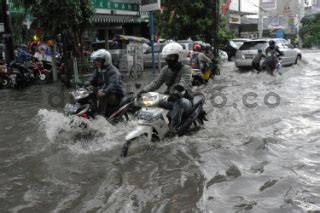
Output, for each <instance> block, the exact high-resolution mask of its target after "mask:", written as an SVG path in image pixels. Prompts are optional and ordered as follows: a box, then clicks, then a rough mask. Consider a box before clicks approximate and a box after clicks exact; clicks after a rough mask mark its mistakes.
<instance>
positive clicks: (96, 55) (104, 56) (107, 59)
mask: <svg viewBox="0 0 320 213" xmlns="http://www.w3.org/2000/svg"><path fill="white" fill-rule="evenodd" d="M90 60H91V61H93V62H94V61H96V60H102V61H104V64H103V65H108V64H111V63H112V57H111V54H110V53H109V51H107V50H106V49H100V50H97V51H95V52H93V53H92V54H91V56H90Z"/></svg>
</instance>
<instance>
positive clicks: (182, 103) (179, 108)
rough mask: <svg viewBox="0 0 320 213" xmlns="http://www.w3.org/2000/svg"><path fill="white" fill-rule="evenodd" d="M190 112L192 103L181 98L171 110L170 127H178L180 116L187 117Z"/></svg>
mask: <svg viewBox="0 0 320 213" xmlns="http://www.w3.org/2000/svg"><path fill="white" fill-rule="evenodd" d="M191 110H192V103H191V101H189V100H188V99H185V98H181V99H179V100H177V101H175V102H174V104H173V109H172V110H171V112H170V114H171V126H172V127H174V128H177V127H179V125H180V124H181V121H182V116H183V115H187V114H188V113H190V112H191Z"/></svg>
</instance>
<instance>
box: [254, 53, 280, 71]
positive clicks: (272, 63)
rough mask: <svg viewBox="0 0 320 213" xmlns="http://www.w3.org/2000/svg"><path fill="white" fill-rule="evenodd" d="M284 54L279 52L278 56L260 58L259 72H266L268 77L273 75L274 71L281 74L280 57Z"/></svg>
mask: <svg viewBox="0 0 320 213" xmlns="http://www.w3.org/2000/svg"><path fill="white" fill-rule="evenodd" d="M283 55H284V54H283V53H282V52H281V54H280V55H278V54H276V53H274V54H271V55H270V56H267V57H262V58H261V60H260V62H259V64H260V70H262V71H267V72H268V73H269V74H270V75H273V74H274V71H275V70H277V71H278V72H279V74H281V72H280V69H281V67H282V59H281V57H280V56H283Z"/></svg>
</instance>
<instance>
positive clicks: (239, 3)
mask: <svg viewBox="0 0 320 213" xmlns="http://www.w3.org/2000/svg"><path fill="white" fill-rule="evenodd" d="M238 5H239V16H240V25H239V32H238V33H239V35H238V36H239V38H241V19H242V15H241V0H239V2H238Z"/></svg>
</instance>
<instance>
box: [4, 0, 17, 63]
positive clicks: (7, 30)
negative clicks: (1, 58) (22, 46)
mask: <svg viewBox="0 0 320 213" xmlns="http://www.w3.org/2000/svg"><path fill="white" fill-rule="evenodd" d="M1 6H2V14H3V22H4V34H3V40H4V44H5V54H6V55H5V59H6V63H7V65H9V64H10V62H11V61H13V60H14V45H13V38H12V26H11V19H10V12H9V9H8V8H9V7H8V0H2V2H1Z"/></svg>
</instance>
